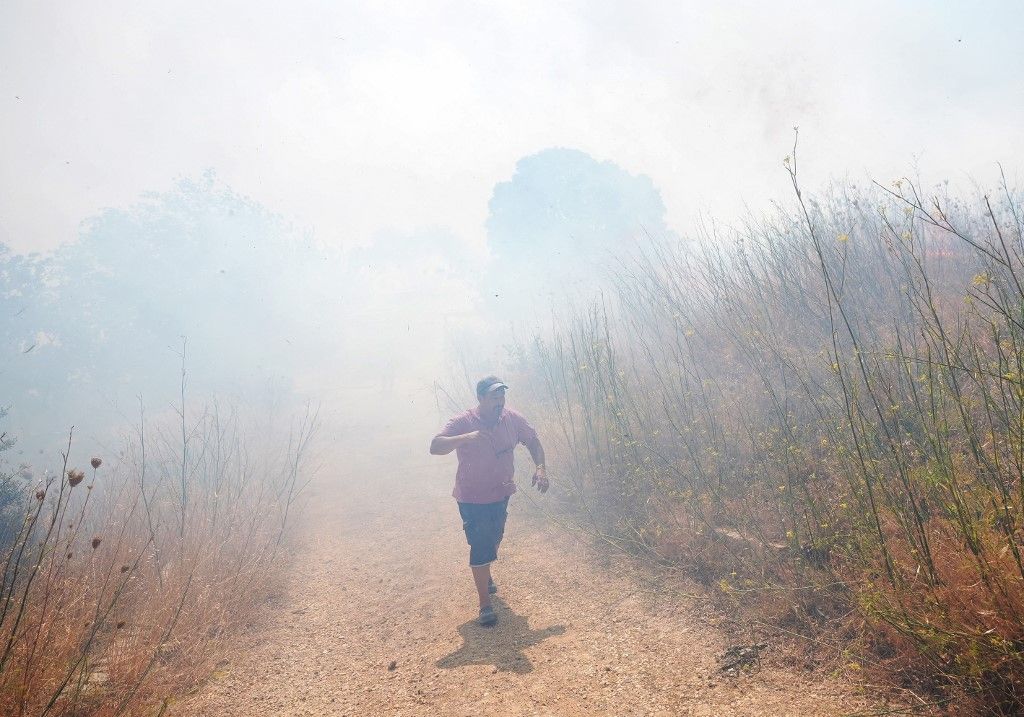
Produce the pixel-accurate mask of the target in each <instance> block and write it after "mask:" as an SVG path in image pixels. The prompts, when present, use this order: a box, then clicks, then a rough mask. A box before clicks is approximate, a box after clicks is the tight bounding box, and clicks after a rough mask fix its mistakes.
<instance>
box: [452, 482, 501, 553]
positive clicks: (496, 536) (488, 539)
mask: <svg viewBox="0 0 1024 717" xmlns="http://www.w3.org/2000/svg"><path fill="white" fill-rule="evenodd" d="M459 514H460V515H461V516H462V529H463V530H465V531H466V542H468V543H469V566H470V567H471V568H475V567H479V566H481V565H487V564H488V563H493V562H494V561H495V560H497V559H498V543H500V542H501V538H502V536H503V535H505V518H506V517H508V498H505V500H499V501H498V502H497V503H459Z"/></svg>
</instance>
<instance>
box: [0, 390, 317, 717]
mask: <svg viewBox="0 0 1024 717" xmlns="http://www.w3.org/2000/svg"><path fill="white" fill-rule="evenodd" d="M182 425H184V426H185V430H184V432H181V431H174V430H170V429H167V428H166V427H163V428H151V427H149V426H147V425H146V424H145V422H143V423H141V424H140V427H139V430H138V432H137V435H135V436H134V437H133V438H132V439H130V440H129V441H128V442H127V445H126V447H125V450H124V452H123V454H122V455H120V456H103V457H99V456H97V457H94V458H92V459H91V460H89V459H85V460H83V459H80V458H77V457H76V456H75V445H74V442H73V440H71V438H70V436H69V441H68V445H67V447H66V449H65V451H64V453H63V456H64V462H63V465H62V466H60V467H59V472H54V473H51V474H49V475H47V476H46V477H45V478H44V479H43V480H42V482H41V483H40V484H39V485H38V486H37V487H35V488H34V489H33V490H32V491H31V492H30V495H29V496H27V497H26V501H25V505H24V510H23V513H22V516H23V518H22V524H21V528H20V530H19V531H18V532H17V535H16V537H15V539H14V540H13V542H12V544H10V545H9V546H8V549H7V551H6V554H5V555H4V556H3V572H2V577H3V579H2V582H0V587H2V590H0V713H3V714H11V715H19V714H26V715H86V714H88V715H119V714H138V713H139V710H140V709H155V710H156V711H159V709H160V705H166V704H167V703H168V701H169V700H171V699H173V697H174V696H176V695H178V694H181V692H182V691H183V690H186V689H188V688H189V687H191V686H193V685H195V684H196V683H197V682H198V681H200V680H201V679H203V678H204V677H205V676H206V675H208V674H209V673H210V671H211V670H212V669H213V667H214V665H215V663H216V661H217V660H218V659H219V658H221V657H223V654H224V649H225V646H226V642H225V640H226V639H227V638H229V637H231V636H232V635H233V634H235V633H236V632H237V631H238V629H239V628H240V627H242V626H243V625H244V623H245V622H246V621H247V620H248V619H250V617H251V616H252V614H253V610H254V608H255V607H256V606H257V605H258V604H260V602H262V601H263V600H265V599H266V597H267V595H268V593H269V592H270V591H272V590H273V589H274V588H275V582H276V580H277V579H278V577H279V571H280V569H281V566H282V562H281V558H282V555H283V553H282V550H281V547H282V542H283V541H284V540H285V538H286V535H287V530H288V527H289V523H288V514H289V511H290V509H292V508H293V504H294V502H295V500H296V497H297V495H298V493H299V490H300V489H301V487H302V481H303V480H304V479H303V461H304V459H305V457H306V456H307V453H308V449H309V444H310V440H311V438H312V435H313V432H314V430H315V425H316V416H315V414H312V413H309V414H307V415H306V416H305V418H304V420H302V421H300V422H298V423H297V424H296V425H295V426H294V429H293V431H292V432H291V434H290V439H286V440H285V441H282V444H281V445H279V446H274V445H273V442H272V441H267V440H266V438H265V436H266V435H273V432H271V433H270V434H267V433H265V431H266V430H267V427H262V428H261V429H260V430H259V431H258V434H257V433H255V432H253V430H251V429H248V428H246V427H245V426H243V425H242V421H241V419H240V418H239V417H238V416H237V415H235V414H234V413H228V414H227V415H224V414H222V412H221V410H220V408H219V407H218V406H216V405H215V406H214V407H212V408H211V409H209V410H206V411H204V412H203V413H202V414H200V415H198V416H195V417H191V418H189V419H187V420H186V421H185V422H184V423H183V424H182ZM178 428H180V426H179V427H178ZM186 448H187V449H186ZM84 466H87V467H84ZM182 477H184V479H183V480H182ZM183 487H184V489H186V490H188V497H187V500H183V495H182V493H181V491H182V489H183Z"/></svg>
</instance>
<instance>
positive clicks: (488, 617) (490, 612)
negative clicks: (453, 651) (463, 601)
mask: <svg viewBox="0 0 1024 717" xmlns="http://www.w3.org/2000/svg"><path fill="white" fill-rule="evenodd" d="M476 621H477V624H479V625H481V626H483V627H489V626H491V625H493V624H494V623H496V622H497V621H498V613H496V612H494V608H493V607H491V606H490V605H488V606H487V607H482V608H480V617H478V618H477V619H476Z"/></svg>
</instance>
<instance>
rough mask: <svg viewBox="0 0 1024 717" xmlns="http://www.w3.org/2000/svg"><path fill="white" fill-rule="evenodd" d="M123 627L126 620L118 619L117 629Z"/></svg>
mask: <svg viewBox="0 0 1024 717" xmlns="http://www.w3.org/2000/svg"><path fill="white" fill-rule="evenodd" d="M122 627H124V620H118V621H117V629H118V630H120V629H121V628H122Z"/></svg>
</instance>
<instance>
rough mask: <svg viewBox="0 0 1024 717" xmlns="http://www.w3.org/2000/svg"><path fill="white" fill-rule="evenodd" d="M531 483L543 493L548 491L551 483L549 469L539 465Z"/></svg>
mask: <svg viewBox="0 0 1024 717" xmlns="http://www.w3.org/2000/svg"><path fill="white" fill-rule="evenodd" d="M530 485H532V486H536V488H537V490H539V491H540V492H541V493H547V492H548V488H549V487H550V484H549V483H548V476H547V471H546V470H545V469H544V466H543V465H539V466H537V469H536V470H535V471H534V472H533V480H532V481H531V482H530Z"/></svg>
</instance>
